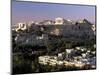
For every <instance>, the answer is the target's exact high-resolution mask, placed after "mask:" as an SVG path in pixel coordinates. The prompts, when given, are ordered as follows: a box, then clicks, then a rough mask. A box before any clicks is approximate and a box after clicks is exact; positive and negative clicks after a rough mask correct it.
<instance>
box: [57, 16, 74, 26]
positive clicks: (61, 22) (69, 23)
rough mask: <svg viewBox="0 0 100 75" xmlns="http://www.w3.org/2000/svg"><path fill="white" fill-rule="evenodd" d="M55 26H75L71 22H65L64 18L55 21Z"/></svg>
mask: <svg viewBox="0 0 100 75" xmlns="http://www.w3.org/2000/svg"><path fill="white" fill-rule="evenodd" d="M55 25H73V24H72V21H71V20H69V19H68V20H65V19H63V18H60V17H58V18H56V19H55Z"/></svg>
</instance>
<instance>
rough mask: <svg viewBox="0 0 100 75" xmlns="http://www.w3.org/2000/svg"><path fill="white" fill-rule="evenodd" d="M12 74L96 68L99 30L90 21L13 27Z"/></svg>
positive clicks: (24, 24) (43, 22)
mask: <svg viewBox="0 0 100 75" xmlns="http://www.w3.org/2000/svg"><path fill="white" fill-rule="evenodd" d="M12 46H13V48H12V51H13V54H12V55H13V59H12V61H13V74H24V73H42V72H55V71H56V72H58V71H73V70H90V69H96V27H95V24H92V23H91V22H89V21H88V20H87V19H82V20H79V21H72V20H69V19H67V20H66V19H63V18H61V17H58V18H55V20H54V21H53V20H43V21H41V22H35V21H31V22H28V23H26V22H25V23H17V24H16V25H12Z"/></svg>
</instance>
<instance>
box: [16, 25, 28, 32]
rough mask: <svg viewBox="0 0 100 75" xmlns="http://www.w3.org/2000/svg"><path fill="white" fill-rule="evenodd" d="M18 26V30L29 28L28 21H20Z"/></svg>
mask: <svg viewBox="0 0 100 75" xmlns="http://www.w3.org/2000/svg"><path fill="white" fill-rule="evenodd" d="M17 25H18V28H16V31H18V30H20V29H21V30H26V29H27V24H26V23H18V24H17Z"/></svg>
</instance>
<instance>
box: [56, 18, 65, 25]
mask: <svg viewBox="0 0 100 75" xmlns="http://www.w3.org/2000/svg"><path fill="white" fill-rule="evenodd" d="M63 23H64V20H63V18H60V17H58V18H56V19H55V25H62V24H63Z"/></svg>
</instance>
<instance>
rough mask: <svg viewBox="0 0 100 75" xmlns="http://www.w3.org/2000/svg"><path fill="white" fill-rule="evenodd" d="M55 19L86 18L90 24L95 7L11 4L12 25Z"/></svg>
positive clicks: (32, 3)
mask: <svg viewBox="0 0 100 75" xmlns="http://www.w3.org/2000/svg"><path fill="white" fill-rule="evenodd" d="M56 17H61V18H64V19H70V20H74V21H77V20H80V19H83V18H86V19H87V20H89V21H90V22H91V23H95V6H87V5H70V4H54V3H40V2H20V1H18V2H17V1H13V2H12V24H16V23H19V22H29V21H42V20H48V19H50V20H54V19H55V18H56Z"/></svg>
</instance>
